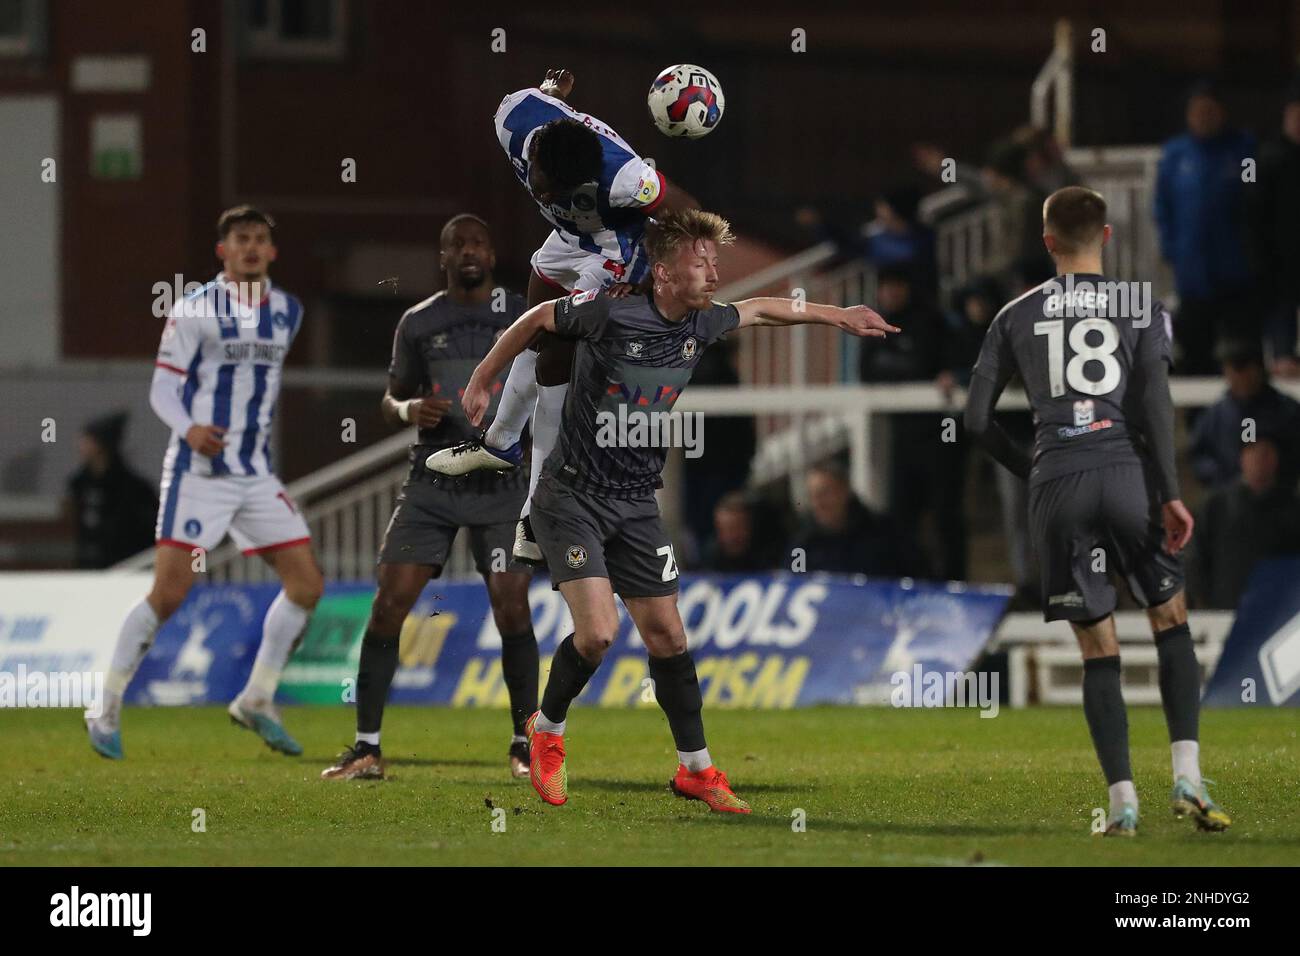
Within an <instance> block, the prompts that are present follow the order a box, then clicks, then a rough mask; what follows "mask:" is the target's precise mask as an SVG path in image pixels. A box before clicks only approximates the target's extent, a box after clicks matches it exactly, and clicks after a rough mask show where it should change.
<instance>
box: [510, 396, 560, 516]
mask: <svg viewBox="0 0 1300 956" xmlns="http://www.w3.org/2000/svg"><path fill="white" fill-rule="evenodd" d="M568 393H569V386H568V385H545V386H542V387H540V388H538V389H537V409H536V411H534V412H533V460H532V470H531V471H530V472H529V473H528V500H527V501H525V502H524V510H523V511H521V512H520V513H519V517H521V518H522V517H524V516H525V515H527V514H528V513H529V512H530V511H532V509H533V492H534V491H536V490H537V482H538V480H539V479H540V478H541V477H542V465H544V464H545V463H546V458H547V456H548V455H550V453H551V451H552V449H554V448H555V444H556V442H558V441H559V440H560V424H561V423H562V422H563V420H564V396H565V395H567V394H568Z"/></svg>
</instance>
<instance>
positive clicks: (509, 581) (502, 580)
mask: <svg viewBox="0 0 1300 956" xmlns="http://www.w3.org/2000/svg"><path fill="white" fill-rule="evenodd" d="M487 589H488V600H489V601H491V603H492V616H493V617H494V618H495V620H496V623H497V630H498V631H500V632H501V633H502V634H519V633H521V632H523V631H525V630H527V629H528V628H529V627H530V626H531V625H532V612H531V611H530V610H529V608H528V578H527V576H525V575H522V574H512V573H493V574H489V575H487Z"/></svg>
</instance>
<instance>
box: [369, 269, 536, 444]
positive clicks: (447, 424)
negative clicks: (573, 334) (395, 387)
mask: <svg viewBox="0 0 1300 956" xmlns="http://www.w3.org/2000/svg"><path fill="white" fill-rule="evenodd" d="M526 307H527V306H526V303H525V301H524V298H523V296H520V295H515V294H514V293H512V292H511V293H506V296H505V308H504V309H503V310H501V311H499V312H496V311H493V309H492V303H491V302H487V303H483V304H478V305H462V304H460V303H458V302H453V301H452V299H451V298H450V296H448V295H447V293H446V292H439V293H437V294H436V295H433V296H431V297H430V298H428V299H425V300H424V301H423V302H421V303H419V304H418V305H414V306H412V307H411V308H410V309H408V310H407V312H406V314H405V315H403V316H402V318H401V321H399V322H398V323H397V331H396V332H395V333H394V334H393V360H392V362H391V363H389V366H388V374H389V375H391V376H392V377H393V378H394V379H395V380H396V381H397V382H398V383H400V384H401V385H403V386H405V387H406V388H408V389H410V390H411V391H412V392H413V393H415V394H419V395H427V396H428V397H432V398H450V399H451V407H450V408H449V409H447V414H446V415H445V416H444V417H443V419H442V421H441V422H439V423H438V426H437V427H436V428H421V429H420V436H419V443H420V444H421V445H428V446H430V447H431V448H435V449H437V448H448V447H450V446H451V445H455V444H456V443H458V442H462V441H466V440H468V439H471V438H474V437H476V436H477V434H478V430H477V429H475V428H474V427H473V426H471V425H470V423H469V419H467V418H466V417H465V410H464V409H463V408H461V406H460V399H461V396H462V395H464V394H465V386H466V385H467V384H469V377H470V375H471V374H473V372H474V367H475V366H477V365H478V363H479V362H480V361H481V360H482V358H483V356H485V355H486V354H487V353H488V350H489V349H491V348H492V344H493V343H494V342H496V340H497V338H498V337H499V336H500V335H501V333H502V332H503V331H504V330H505V329H506V328H508V327H509V326H510V323H512V322H514V320H515V319H517V318H519V316H520V315H522V314H523V312H524V311H525V309H526ZM504 383H505V373H504V372H503V373H502V375H501V377H500V378H499V379H498V380H497V382H496V383H495V384H494V385H493V387H492V402H491V405H489V407H488V411H487V416H486V420H487V421H490V420H491V418H492V416H493V415H495V414H496V408H497V402H498V401H499V400H500V396H501V389H502V387H503V386H504Z"/></svg>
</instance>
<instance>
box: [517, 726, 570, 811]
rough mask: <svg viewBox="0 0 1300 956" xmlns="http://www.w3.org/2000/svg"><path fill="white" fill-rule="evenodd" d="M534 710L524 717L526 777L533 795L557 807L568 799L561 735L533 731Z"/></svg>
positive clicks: (566, 773) (566, 774)
mask: <svg viewBox="0 0 1300 956" xmlns="http://www.w3.org/2000/svg"><path fill="white" fill-rule="evenodd" d="M540 715H541V711H540V710H539V711H537V712H536V713H534V714H533V716H531V717H529V718H528V723H527V724H525V725H524V730H525V731H526V732H527V734H528V771H529V772H528V779H529V780H531V781H532V784H533V789H534V790H536V791H537V795H538V796H539V797H541V798H542V799H543V800H545V801H546V802H547V803H549V804H551V806H555V807H558V806H561V805H562V804H563V803H564V802H565V801H566V800H568V799H569V771H568V769H567V768H566V767H565V766H564V735H563V734H548V733H546V732H545V731H543V730H536V729H535V728H536V725H537V718H538V716H540Z"/></svg>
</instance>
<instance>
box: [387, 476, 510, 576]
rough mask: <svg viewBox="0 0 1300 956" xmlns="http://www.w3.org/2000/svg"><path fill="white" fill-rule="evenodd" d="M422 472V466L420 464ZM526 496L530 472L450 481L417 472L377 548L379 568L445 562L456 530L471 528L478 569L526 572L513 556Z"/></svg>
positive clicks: (408, 480)
mask: <svg viewBox="0 0 1300 956" xmlns="http://www.w3.org/2000/svg"><path fill="white" fill-rule="evenodd" d="M417 467H418V468H419V469H423V468H424V463H423V461H421V462H420V463H419V464H418V466H417ZM527 497H528V472H527V469H519V468H516V469H515V470H514V471H511V472H506V473H503V474H495V473H490V472H482V473H475V474H470V475H464V476H462V477H459V478H446V477H442V476H433V475H428V476H427V477H426V474H422V473H421V472H419V471H416V470H415V469H413V470H412V475H411V477H409V478H407V480H406V483H405V484H404V485H402V491H401V493H400V494H399V495H398V496H397V507H396V508H395V509H394V510H393V517H392V519H391V520H390V521H389V522H388V529H387V530H386V531H385V532H384V540H383V543H382V544H381V545H380V548H379V563H380V564H431V565H434V566H435V567H436V568H437V569H439V571H441V568H442V566H443V565H445V564H446V563H447V554H448V553H449V552H450V551H451V545H452V542H453V541H454V540H455V539H456V532H457V531H459V530H460V529H461V528H467V529H468V530H469V543H470V551H471V552H472V553H473V555H474V567H475V568H477V569H478V571H479V573H480V574H487V573H488V572H489V571H501V570H505V571H525V572H526V571H528V570H529V569H528V566H527V565H525V564H521V563H519V562H517V561H515V560H514V559H513V558H512V557H511V552H512V551H513V550H514V544H515V524H516V523H517V522H518V521H519V512H520V510H521V509H522V508H523V506H524V500H525V499H526V498H527Z"/></svg>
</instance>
